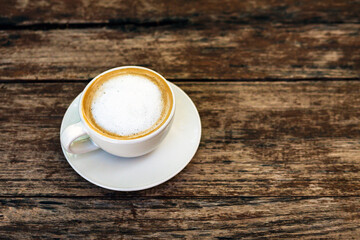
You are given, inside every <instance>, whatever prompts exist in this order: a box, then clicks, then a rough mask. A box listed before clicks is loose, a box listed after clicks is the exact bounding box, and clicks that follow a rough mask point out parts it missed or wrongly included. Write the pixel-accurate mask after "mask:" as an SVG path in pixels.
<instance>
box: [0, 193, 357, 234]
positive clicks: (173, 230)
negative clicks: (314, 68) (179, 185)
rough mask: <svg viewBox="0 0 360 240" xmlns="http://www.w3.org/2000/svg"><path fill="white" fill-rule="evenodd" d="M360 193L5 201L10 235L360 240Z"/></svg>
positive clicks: (4, 226) (0, 228) (0, 227)
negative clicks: (308, 196) (320, 195)
mask: <svg viewBox="0 0 360 240" xmlns="http://www.w3.org/2000/svg"><path fill="white" fill-rule="evenodd" d="M359 200H360V198H358V197H351V198H333V197H326V198H293V197H288V198H269V197H268V198H223V199H146V198H145V199H144V198H136V199H114V200H113V199H66V198H65V199H58V198H6V199H0V206H1V207H0V209H1V210H0V214H1V215H0V218H1V221H0V235H1V236H2V237H5V238H7V239H19V238H21V239H34V238H59V237H61V238H64V237H68V238H76V239H79V238H81V239H82V238H91V239H114V238H116V239H144V238H146V239H154V238H157V239H158V238H161V239H173V238H182V239H183V238H186V239H199V238H200V239H240V238H241V239H265V238H267V239H268V238H271V239H299V238H301V239H314V238H320V237H321V238H322V239H340V238H341V239H357V238H358V236H359V235H360V229H359V218H360V203H359V202H360V201H359Z"/></svg>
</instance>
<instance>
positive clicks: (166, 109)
mask: <svg viewBox="0 0 360 240" xmlns="http://www.w3.org/2000/svg"><path fill="white" fill-rule="evenodd" d="M121 75H138V76H143V77H145V78H147V79H148V80H150V81H152V82H153V83H154V84H155V85H156V86H157V87H158V88H159V89H160V92H161V97H162V102H163V108H162V111H161V114H160V118H159V119H158V120H157V121H156V122H155V123H154V124H153V125H152V127H150V128H148V129H146V130H144V131H141V132H139V133H136V134H134V135H130V136H120V135H117V134H115V133H112V132H109V131H107V130H105V129H104V128H102V127H100V126H99V125H98V124H97V123H96V121H95V119H94V116H93V114H92V111H91V105H92V102H93V100H94V98H95V97H96V93H97V90H98V89H99V88H100V87H101V86H102V84H103V83H105V82H106V81H108V80H110V79H112V78H114V77H117V76H121ZM83 94H84V95H83V97H82V102H81V108H80V109H81V114H82V115H83V119H84V121H85V122H86V124H87V125H88V126H89V127H90V128H91V129H92V130H94V131H96V132H97V133H99V134H101V135H103V136H105V137H108V138H111V139H117V140H132V139H139V138H142V137H145V136H147V135H149V134H151V133H153V132H155V131H156V130H158V129H159V128H160V127H161V126H162V125H164V124H165V123H166V121H167V120H168V119H169V117H170V115H171V112H172V110H173V108H174V99H173V98H174V96H173V93H172V91H171V89H170V86H169V85H168V83H167V82H166V80H165V79H164V78H163V77H162V76H161V75H160V74H158V73H156V72H154V71H152V70H150V69H146V68H138V67H125V68H118V69H114V70H109V71H107V72H104V73H102V74H100V75H99V76H97V77H96V78H95V79H94V80H93V81H92V82H91V83H90V84H89V85H88V86H87V87H86V88H85V90H84V93H83Z"/></svg>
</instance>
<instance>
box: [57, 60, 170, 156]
mask: <svg viewBox="0 0 360 240" xmlns="http://www.w3.org/2000/svg"><path fill="white" fill-rule="evenodd" d="M124 68H138V69H142V70H146V71H149V72H152V73H154V74H156V75H157V76H159V77H160V79H162V80H163V81H164V83H165V84H166V85H168V86H169V89H170V91H171V96H172V100H173V101H172V103H173V104H172V106H171V112H170V115H169V117H168V118H167V119H166V121H165V122H164V123H163V124H162V125H161V126H160V127H159V128H158V129H157V130H155V131H154V132H151V133H150V134H148V135H145V136H143V137H140V138H136V139H129V140H127V139H126V140H119V139H114V138H109V137H107V136H105V135H103V134H101V133H100V132H98V131H96V130H94V129H93V128H91V127H90V126H89V125H88V124H87V122H86V121H85V119H84V113H83V107H82V104H83V97H84V95H85V94H84V93H85V92H86V91H87V90H88V89H89V86H90V85H91V84H92V82H94V81H96V80H97V79H98V78H99V77H101V76H102V75H104V74H107V73H109V72H112V71H115V70H118V69H124ZM174 113H175V95H174V92H173V90H172V89H171V87H170V85H169V83H168V82H167V81H166V79H165V78H164V77H163V76H161V75H160V74H159V73H157V72H155V71H153V70H151V69H148V68H144V67H137V66H124V67H118V68H113V69H110V70H108V71H105V72H103V73H101V74H99V75H98V76H96V77H95V78H94V79H93V80H91V81H90V83H89V84H88V85H87V86H86V87H85V89H84V91H83V92H82V93H81V97H80V103H79V115H80V119H81V121H80V122H78V123H75V124H73V125H70V126H69V127H67V128H66V129H65V130H64V131H63V132H62V134H61V138H60V139H61V144H62V146H63V147H64V148H65V150H66V151H67V152H69V153H73V154H81V153H86V152H90V151H93V150H96V149H98V148H101V149H103V150H104V151H106V152H108V153H111V154H113V155H116V156H119V157H137V156H141V155H144V154H146V153H149V152H151V151H152V150H154V149H155V148H156V147H157V146H159V144H160V143H161V142H162V140H163V139H164V138H165V136H166V134H167V133H168V132H169V130H170V127H171V124H172V122H173V118H174Z"/></svg>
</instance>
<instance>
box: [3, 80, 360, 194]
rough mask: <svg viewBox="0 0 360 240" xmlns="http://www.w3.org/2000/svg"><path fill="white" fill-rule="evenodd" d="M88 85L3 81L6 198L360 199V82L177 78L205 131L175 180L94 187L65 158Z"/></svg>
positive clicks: (4, 183) (4, 189) (4, 181)
mask: <svg viewBox="0 0 360 240" xmlns="http://www.w3.org/2000/svg"><path fill="white" fill-rule="evenodd" d="M85 84H86V83H83V82H78V83H71V84H70V83H69V84H64V83H26V84H24V83H17V84H11V83H7V84H1V85H0V86H1V88H0V89H1V94H0V102H1V103H2V104H1V105H0V113H1V114H0V121H1V123H0V133H1V135H0V168H1V169H2V170H1V172H0V189H1V195H2V196H132V197H140V196H182V197H183V196H359V195H360V179H359V171H360V167H359V160H360V142H359V138H360V126H359V124H358V123H359V120H360V119H359V118H360V98H359V97H358V95H359V92H360V82H357V81H345V82H338V81H337V82H331V81H330V82H328V81H327V82H273V83H269V82H268V83H261V82H258V83H246V82H245V83H239V82H230V83H229V82H222V83H219V82H216V83H212V82H202V83H199V82H178V83H177V84H178V85H179V86H180V87H181V88H182V89H184V90H185V91H186V92H187V93H188V94H189V96H190V97H191V98H192V99H193V101H194V102H195V104H196V106H197V108H198V110H199V113H200V116H201V119H202V126H203V135H202V140H201V144H200V148H199V150H198V152H197V154H196V155H195V157H194V159H193V160H192V161H191V163H190V164H189V165H188V166H187V167H186V168H185V169H184V171H182V172H181V173H180V174H179V175H178V176H176V177H175V178H174V179H172V180H170V181H168V182H166V183H164V184H162V185H160V186H158V187H155V188H152V189H149V190H145V191H141V192H134V193H117V192H112V191H108V190H104V189H101V188H99V187H96V186H94V185H92V184H90V183H88V182H87V181H86V180H84V179H82V178H81V177H80V176H78V175H77V174H76V173H75V172H74V171H73V170H72V168H71V167H70V166H69V165H68V163H67V162H66V160H65V158H64V156H63V154H62V152H61V149H60V143H59V128H60V123H61V120H62V116H63V114H64V113H65V110H66V108H67V106H68V105H69V104H70V102H71V101H72V100H73V98H74V97H75V96H76V95H77V94H78V93H79V92H81V90H82V89H83V88H84V86H85Z"/></svg>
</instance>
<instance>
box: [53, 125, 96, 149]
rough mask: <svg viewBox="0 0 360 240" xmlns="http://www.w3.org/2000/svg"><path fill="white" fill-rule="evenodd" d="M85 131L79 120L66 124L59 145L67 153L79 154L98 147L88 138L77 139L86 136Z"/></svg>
mask: <svg viewBox="0 0 360 240" xmlns="http://www.w3.org/2000/svg"><path fill="white" fill-rule="evenodd" d="M87 135H88V134H87V132H86V131H85V129H84V126H83V124H82V123H81V122H78V123H75V124H73V125H70V126H68V127H67V128H66V129H65V131H63V133H62V134H61V137H60V141H61V145H62V146H63V147H64V148H65V150H66V151H67V152H69V153H73V154H80V153H86V152H91V151H94V150H96V149H98V148H99V147H98V146H97V145H96V144H95V143H93V141H91V139H90V138H86V139H81V140H77V141H76V139H78V138H80V137H83V136H87Z"/></svg>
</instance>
